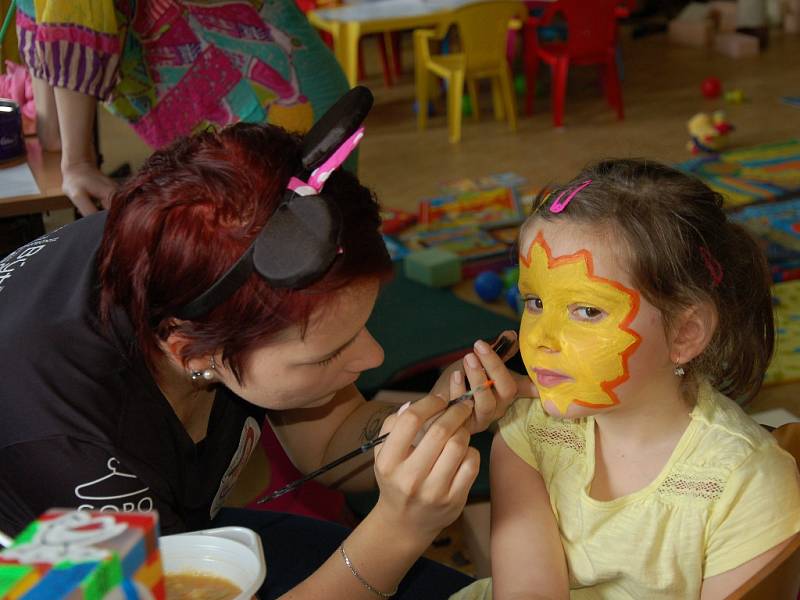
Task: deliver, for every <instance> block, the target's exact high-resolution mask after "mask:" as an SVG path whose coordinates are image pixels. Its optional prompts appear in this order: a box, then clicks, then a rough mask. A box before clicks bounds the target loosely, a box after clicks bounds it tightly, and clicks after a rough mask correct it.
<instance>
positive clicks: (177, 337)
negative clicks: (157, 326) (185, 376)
mask: <svg viewBox="0 0 800 600" xmlns="http://www.w3.org/2000/svg"><path fill="white" fill-rule="evenodd" d="M187 343H188V340H187V339H186V337H185V336H184V335H183V334H180V333H177V332H176V330H175V328H170V333H169V335H167V337H166V339H163V340H161V341H160V342H159V346H161V351H162V352H163V353H164V356H165V357H166V358H167V360H168V361H169V363H170V364H171V365H172V366H173V367H176V368H178V369H181V370H185V369H186V368H187V366H188V365H184V363H183V359H182V358H181V357H182V356H183V349H184V347H185V346H186V344H187Z"/></svg>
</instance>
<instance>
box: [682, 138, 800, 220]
mask: <svg viewBox="0 0 800 600" xmlns="http://www.w3.org/2000/svg"><path fill="white" fill-rule="evenodd" d="M677 167H678V168H679V169H681V170H683V171H686V172H688V173H692V174H694V175H696V176H698V177H700V178H701V179H702V180H703V181H705V182H706V183H707V184H708V185H709V186H710V187H711V188H712V189H714V190H716V191H718V192H719V193H721V194H722V195H723V196H724V197H725V203H726V207H727V208H729V209H736V208H738V207H741V206H745V205H748V204H754V203H760V202H769V201H773V200H779V199H781V198H784V197H786V196H792V195H796V194H800V140H790V141H787V142H779V143H774V144H764V145H761V146H753V147H751V148H741V149H735V150H729V151H727V152H721V153H719V154H712V155H708V156H701V157H698V158H693V159H692V160H689V161H686V162H683V163H680V164H678V165H677Z"/></svg>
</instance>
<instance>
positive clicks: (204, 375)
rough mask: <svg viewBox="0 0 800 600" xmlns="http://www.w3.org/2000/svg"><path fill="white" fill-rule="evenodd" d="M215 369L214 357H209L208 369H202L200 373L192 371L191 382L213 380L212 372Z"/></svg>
mask: <svg viewBox="0 0 800 600" xmlns="http://www.w3.org/2000/svg"><path fill="white" fill-rule="evenodd" d="M216 368H217V363H216V361H215V360H214V357H213V356H212V357H211V364H210V365H209V367H208V369H204V370H202V371H192V372H191V375H190V376H191V378H192V381H199V380H200V379H205V380H206V381H211V380H212V379H214V370H215V369H216Z"/></svg>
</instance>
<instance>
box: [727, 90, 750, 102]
mask: <svg viewBox="0 0 800 600" xmlns="http://www.w3.org/2000/svg"><path fill="white" fill-rule="evenodd" d="M723 97H724V98H725V102H728V103H730V104H741V103H742V102H744V101H745V100H746V98H745V96H744V92H743V91H742V90H738V89H737V90H729V91H727V92H725V94H724V96H723Z"/></svg>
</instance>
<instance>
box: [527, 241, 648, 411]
mask: <svg viewBox="0 0 800 600" xmlns="http://www.w3.org/2000/svg"><path fill="white" fill-rule="evenodd" d="M519 288H520V293H521V294H522V296H523V297H524V298H526V306H525V312H524V314H523V316H522V323H521V326H520V350H521V352H522V358H523V360H524V361H525V367H526V369H527V370H528V375H530V377H531V379H532V380H533V382H534V383H535V384H536V387H537V388H538V390H539V394H540V396H541V398H542V401H543V402H544V401H548V400H549V401H551V402H552V403H553V404H554V405H555V406H556V407H557V408H558V410H559V411H560V412H561V413H562V414H565V413H566V411H567V407H569V405H570V404H572V403H575V404H580V405H582V406H587V407H592V408H602V407H604V406H613V405H615V404H618V403H619V399H618V398H617V396H616V394H615V392H614V388H616V387H617V386H618V385H619V384H621V383H622V382H623V381H625V380H627V379H628V377H629V372H628V358H629V357H630V355H631V354H633V352H634V351H635V350H636V348H637V347H638V346H639V343H640V339H641V338H640V337H639V335H638V334H637V333H636V332H635V331H633V330H632V329H630V328H629V325H630V323H631V321H633V319H634V317H635V316H636V314H637V313H638V311H639V294H638V293H637V292H636V291H635V290H631V289H629V288H627V287H625V286H624V285H622V284H621V283H619V282H617V281H614V280H610V279H604V278H602V277H598V276H597V275H595V274H594V272H593V258H592V254H591V253H590V252H589V251H588V250H579V251H578V252H575V253H574V254H569V255H565V256H559V257H557V258H554V257H553V256H552V253H551V251H550V247H549V246H548V245H547V242H546V241H545V239H544V237H543V235H542V233H541V232H539V233H538V234H537V235H536V238H535V239H534V240H533V243H532V244H531V246H530V248H529V250H528V254H527V256H522V255H521V256H520V275H519Z"/></svg>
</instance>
